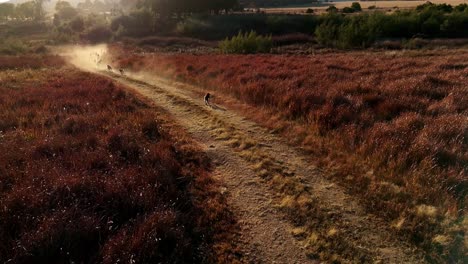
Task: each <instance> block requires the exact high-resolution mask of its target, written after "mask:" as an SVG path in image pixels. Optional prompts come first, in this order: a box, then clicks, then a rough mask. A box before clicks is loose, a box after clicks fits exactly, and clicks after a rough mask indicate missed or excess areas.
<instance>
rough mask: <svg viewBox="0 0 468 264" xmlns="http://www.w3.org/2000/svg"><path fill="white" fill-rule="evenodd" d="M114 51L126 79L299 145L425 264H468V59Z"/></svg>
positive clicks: (441, 54)
mask: <svg viewBox="0 0 468 264" xmlns="http://www.w3.org/2000/svg"><path fill="white" fill-rule="evenodd" d="M112 52H113V55H114V57H115V59H114V62H115V63H118V65H120V66H122V67H125V68H127V69H129V70H132V71H135V72H136V71H146V72H149V73H151V74H157V75H160V76H162V77H165V78H171V79H177V80H181V81H184V82H187V83H191V84H195V85H196V86H198V87H202V89H204V90H210V91H212V92H213V93H214V94H215V100H217V102H219V103H223V104H226V105H229V106H230V107H232V108H233V109H237V110H238V111H239V112H241V113H243V114H244V115H246V116H248V117H249V118H251V119H252V120H255V121H257V122H259V123H261V124H262V125H263V126H266V127H268V128H270V129H271V131H273V132H274V133H279V134H280V135H282V136H284V137H285V138H286V139H288V141H289V143H290V144H292V145H294V146H301V147H302V149H303V150H304V152H306V153H308V155H309V156H310V157H311V160H310V162H311V163H314V164H317V165H318V166H320V167H321V168H323V169H324V170H326V171H327V172H328V174H327V175H329V177H331V178H332V179H334V180H335V181H336V182H337V183H339V184H340V185H341V186H344V187H345V188H346V189H347V190H348V191H349V192H350V193H353V194H355V195H357V196H358V197H360V198H361V201H362V202H363V204H365V205H366V208H367V210H368V211H369V212H371V213H374V214H376V215H379V216H380V217H382V218H383V219H385V221H387V224H388V225H389V226H391V227H392V229H393V230H394V231H395V233H397V234H400V235H402V236H403V237H406V238H408V239H409V240H410V241H412V242H413V243H414V244H415V245H418V246H419V247H421V248H423V249H424V250H425V251H426V253H427V260H430V261H433V262H449V263H451V262H457V261H461V262H463V261H464V260H466V255H465V252H466V248H467V246H468V240H467V238H466V237H465V232H466V231H467V221H468V220H466V203H467V198H466V194H467V193H466V192H467V190H468V188H467V187H468V186H467V185H468V182H467V181H468V179H467V169H468V167H467V164H468V163H467V162H468V144H467V143H468V108H467V107H468V85H467V83H468V64H467V61H468V52H467V51H466V50H436V51H402V52H346V53H344V52H336V53H326V52H325V53H323V54H316V55H310V56H295V55H219V54H206V55H190V54H158V53H155V54H142V53H134V54H133V55H131V56H130V55H129V53H128V51H127V50H123V49H122V48H120V47H114V48H113V51H112ZM187 89H193V90H195V91H200V89H198V88H196V87H193V86H187Z"/></svg>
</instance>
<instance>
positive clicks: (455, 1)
mask: <svg viewBox="0 0 468 264" xmlns="http://www.w3.org/2000/svg"><path fill="white" fill-rule="evenodd" d="M353 2H356V1H336V2H327V3H321V4H317V5H313V4H312V5H309V6H301V7H272V8H261V10H262V11H265V12H266V13H270V14H274V13H286V14H300V13H305V12H306V10H307V9H308V8H311V9H314V10H318V11H324V10H325V9H327V8H328V7H329V6H331V5H334V6H335V7H336V8H338V9H343V8H344V7H349V6H351V4H352V3H353ZM357 2H359V4H361V7H362V8H363V9H368V8H369V6H375V7H376V9H384V10H389V9H393V8H398V9H410V8H415V7H417V6H418V5H422V4H424V3H426V2H427V1H391V0H390V1H357ZM430 2H432V3H434V4H444V3H445V4H450V5H452V6H455V5H459V4H463V3H466V1H465V0H433V1H430Z"/></svg>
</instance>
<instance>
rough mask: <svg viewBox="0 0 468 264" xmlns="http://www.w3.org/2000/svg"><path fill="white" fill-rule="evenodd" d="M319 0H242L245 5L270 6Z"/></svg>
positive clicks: (301, 3) (308, 2)
mask: <svg viewBox="0 0 468 264" xmlns="http://www.w3.org/2000/svg"><path fill="white" fill-rule="evenodd" d="M312 2H318V0H240V1H239V3H240V4H241V6H243V7H269V6H291V5H305V4H310V3H312Z"/></svg>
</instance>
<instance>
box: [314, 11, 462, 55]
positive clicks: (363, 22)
mask: <svg viewBox="0 0 468 264" xmlns="http://www.w3.org/2000/svg"><path fill="white" fill-rule="evenodd" d="M466 10H468V9H467V8H466V5H459V6H457V7H455V8H452V6H450V5H446V4H441V5H435V4H432V3H426V4H424V5H421V6H418V8H416V9H415V10H413V11H404V12H400V11H399V12H395V13H393V14H384V13H380V12H375V13H373V14H370V15H369V14H360V15H355V16H343V15H337V14H335V15H333V14H328V15H323V16H321V17H320V19H319V21H318V26H317V28H316V30H315V34H316V37H317V41H318V42H319V43H320V44H322V45H325V46H333V47H339V48H363V47H368V46H370V45H372V44H373V43H374V42H375V41H376V40H379V39H389V38H390V39H392V38H394V39H401V38H403V39H410V38H414V37H419V38H420V37H423V38H434V37H447V38H462V37H468V12H467V11H466ZM343 12H344V13H345V12H354V9H353V10H351V8H347V9H346V10H345V9H344V10H343Z"/></svg>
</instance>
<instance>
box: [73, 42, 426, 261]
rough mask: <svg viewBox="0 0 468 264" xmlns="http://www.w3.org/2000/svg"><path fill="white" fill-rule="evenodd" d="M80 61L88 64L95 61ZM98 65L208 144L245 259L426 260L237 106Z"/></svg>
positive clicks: (164, 82) (203, 142) (87, 68)
mask: <svg viewBox="0 0 468 264" xmlns="http://www.w3.org/2000/svg"><path fill="white" fill-rule="evenodd" d="M83 52H87V51H83ZM83 52H81V53H83ZM76 62H77V63H75V65H77V66H78V67H81V68H84V69H85V70H89V69H91V68H92V67H95V65H94V66H93V65H92V64H89V63H88V64H89V65H88V64H85V65H80V64H83V61H82V60H81V59H79V60H77V61H76ZM94 72H95V73H97V74H101V75H106V76H108V77H109V78H112V79H113V80H115V81H117V82H119V83H122V84H124V85H126V86H127V87H129V88H131V89H134V90H136V91H137V92H139V93H140V94H142V95H144V96H146V97H148V98H149V99H151V100H153V101H154V102H155V104H157V105H158V106H160V107H162V108H164V109H166V110H167V111H168V112H169V113H170V114H172V115H173V116H174V117H175V118H176V119H177V120H178V122H179V123H180V124H181V125H182V126H183V127H185V128H186V129H187V130H188V131H189V132H190V133H191V134H192V135H193V136H194V138H195V139H197V140H198V141H199V142H200V143H201V144H202V145H203V146H204V148H205V151H206V152H207V153H208V155H209V156H210V157H211V158H212V160H213V162H214V164H215V165H216V171H215V175H217V176H218V177H219V178H220V180H221V181H222V182H223V183H224V184H225V190H226V193H227V195H228V200H229V202H230V203H231V206H232V207H233V211H234V213H236V216H237V217H238V219H239V222H240V226H241V229H242V230H241V231H240V236H241V239H240V245H239V246H240V247H241V249H242V250H243V253H244V255H245V256H246V261H247V262H250V263H314V262H315V263H316V262H317V261H315V260H313V259H322V260H325V261H327V262H343V263H363V262H366V263H423V257H422V256H423V255H422V254H421V253H420V252H419V251H418V250H417V249H415V248H414V247H413V246H412V245H410V244H409V243H407V242H405V241H400V240H399V239H398V238H396V237H394V236H393V235H392V232H391V230H390V227H389V226H388V223H385V222H384V221H382V220H380V219H378V218H376V217H374V216H372V215H369V214H367V213H366V212H365V210H364V208H363V207H362V206H361V205H360V204H359V202H358V200H357V199H356V198H354V197H352V196H350V195H348V194H346V192H345V191H344V190H343V189H342V188H341V187H339V186H337V185H335V184H333V183H332V182H331V181H329V180H327V179H326V177H325V176H324V175H323V174H322V173H321V172H320V171H319V170H317V169H316V168H314V167H313V166H311V165H310V164H309V162H307V160H308V159H307V157H305V156H303V155H302V154H301V153H300V151H297V150H296V149H294V148H292V147H290V146H288V145H287V144H285V143H283V142H282V140H281V139H280V138H278V137H277V136H275V135H272V134H271V133H269V132H268V131H267V130H266V129H264V128H262V127H260V126H258V125H257V124H255V123H254V122H251V121H247V120H245V119H244V118H243V117H242V116H240V115H237V114H236V113H234V112H231V111H223V109H222V108H217V109H210V108H207V107H206V106H205V105H204V103H203V100H202V99H201V98H199V97H200V96H199V95H197V94H196V93H194V92H192V91H190V89H192V90H194V91H197V88H196V87H195V88H194V87H193V86H190V89H185V88H186V87H185V86H186V85H185V84H182V83H177V82H171V81H167V80H164V79H159V78H157V77H154V76H151V77H150V78H148V76H145V75H132V74H129V75H128V76H120V75H116V74H112V73H109V72H104V71H98V70H95V71H94ZM141 80H145V81H141ZM148 80H149V81H148ZM197 92H198V91H197ZM308 158H310V157H308ZM287 220H289V221H287ZM306 255H307V256H308V257H307V256H306Z"/></svg>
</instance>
